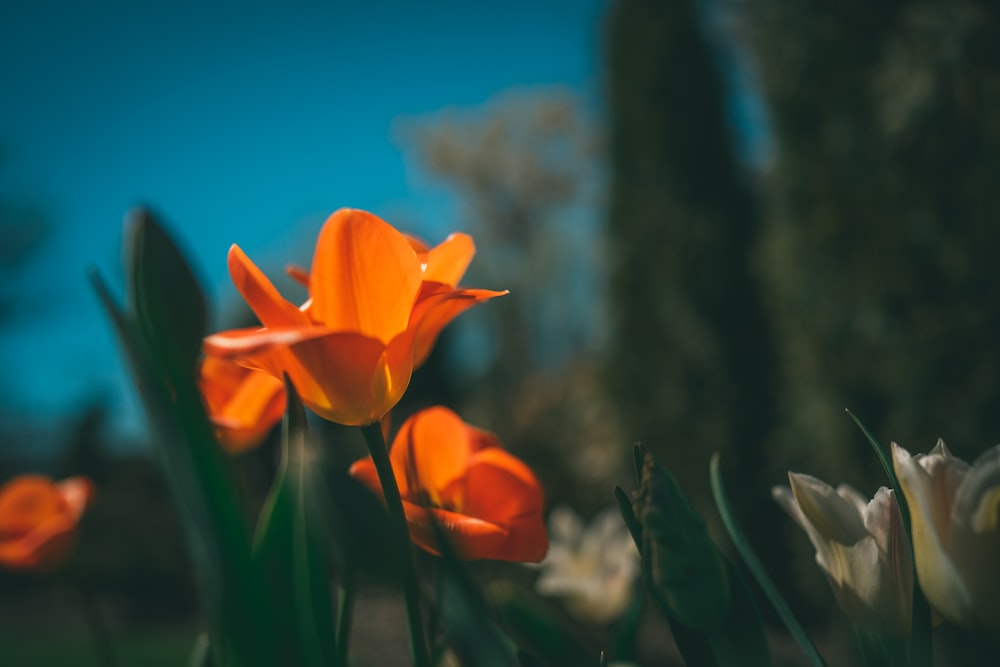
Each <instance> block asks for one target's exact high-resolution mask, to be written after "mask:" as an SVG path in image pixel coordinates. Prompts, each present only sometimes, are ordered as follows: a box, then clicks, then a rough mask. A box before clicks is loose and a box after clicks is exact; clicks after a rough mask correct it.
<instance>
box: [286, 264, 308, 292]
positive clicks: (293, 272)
mask: <svg viewBox="0 0 1000 667" xmlns="http://www.w3.org/2000/svg"><path fill="white" fill-rule="evenodd" d="M285 273H287V274H288V277H289V278H291V279H292V280H294V281H295V282H297V283H298V284H300V285H302V286H303V287H305V288H306V289H309V272H308V271H306V270H305V269H303V268H302V267H301V266H295V265H294V264H289V265H288V266H286V267H285Z"/></svg>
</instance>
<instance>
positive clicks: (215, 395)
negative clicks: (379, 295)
mask: <svg viewBox="0 0 1000 667" xmlns="http://www.w3.org/2000/svg"><path fill="white" fill-rule="evenodd" d="M198 387H199V389H200V390H201V394H202V397H203V398H204V399H205V407H206V409H207V410H208V415H209V419H210V420H211V422H212V425H213V426H214V427H215V434H216V436H217V437H218V438H219V442H220V443H221V444H222V446H223V447H224V448H225V449H226V451H228V452H229V453H231V454H238V453H240V452H244V451H247V450H248V449H252V448H254V447H256V446H257V445H259V444H260V443H261V442H263V440H264V438H266V437H267V434H268V433H269V432H270V431H271V429H272V428H273V427H274V426H275V424H277V423H278V422H279V421H281V417H282V415H283V414H284V412H285V385H284V383H283V382H282V381H281V380H279V379H277V378H275V377H273V376H271V375H268V374H267V373H263V372H261V371H255V370H252V369H249V368H245V367H243V366H240V365H239V364H238V363H236V362H235V361H233V360H231V359H223V358H221V357H205V359H204V361H203V362H202V363H201V366H200V367H199V370H198Z"/></svg>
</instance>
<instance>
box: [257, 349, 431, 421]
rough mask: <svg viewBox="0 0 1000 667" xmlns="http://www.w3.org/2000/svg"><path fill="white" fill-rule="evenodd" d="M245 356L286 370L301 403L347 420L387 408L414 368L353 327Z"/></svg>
mask: <svg viewBox="0 0 1000 667" xmlns="http://www.w3.org/2000/svg"><path fill="white" fill-rule="evenodd" d="M246 361H247V362H248V363H251V364H254V365H256V366H257V367H259V368H261V369H263V370H265V371H267V372H269V373H271V374H272V375H279V374H281V373H288V375H289V377H290V378H291V379H292V382H293V383H294V384H295V388H296V390H297V391H298V392H299V395H300V396H301V398H302V402H303V403H305V404H306V405H307V406H309V408H310V409H311V410H313V411H314V412H316V413H317V414H318V415H320V416H321V417H323V418H324V419H329V420H330V421H334V422H337V423H338V424H345V425H347V426H361V425H365V424H370V423H372V422H374V421H377V420H378V419H379V418H381V417H382V415H384V414H385V413H386V412H388V411H389V410H391V409H392V407H393V406H394V405H396V403H397V402H399V399H400V398H402V396H403V392H405V391H406V386H407V385H408V384H409V381H410V373H411V370H412V369H411V367H410V365H409V359H404V360H399V359H396V358H394V356H393V355H392V352H391V351H390V350H387V349H386V347H385V346H384V345H382V343H381V342H379V341H377V340H374V339H372V338H367V337H365V336H362V335H359V334H355V333H326V334H325V335H322V336H316V337H306V338H304V339H302V340H300V341H298V342H293V343H290V344H288V345H287V346H272V347H269V348H263V349H261V350H260V351H258V352H255V353H253V354H251V355H249V356H248V357H246Z"/></svg>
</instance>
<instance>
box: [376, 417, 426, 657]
mask: <svg viewBox="0 0 1000 667" xmlns="http://www.w3.org/2000/svg"><path fill="white" fill-rule="evenodd" d="M361 432H362V433H363V434H364V436H365V442H366V443H367V444H368V452H369V453H370V454H371V456H372V461H373V462H374V463H375V470H376V472H378V480H379V483H380V484H381V485H382V494H383V495H384V496H385V504H386V508H387V509H388V511H389V528H390V529H391V531H392V540H393V542H395V543H396V548H395V549H394V551H395V552H396V553H397V554H399V566H400V570H401V572H400V574H401V576H402V579H403V601H404V602H405V604H406V618H407V620H408V621H409V624H410V652H411V653H412V654H413V662H414V665H415V667H430V658H429V654H428V652H427V641H426V639H425V638H424V625H423V619H422V618H421V612H420V589H419V587H418V586H417V571H416V568H415V567H414V564H413V545H412V544H411V543H410V529H409V528H408V527H407V524H406V515H405V514H404V513H403V500H402V498H400V496H399V487H398V486H397V485H396V476H395V475H394V474H393V472H392V463H390V461H389V449H388V447H386V444H385V438H384V437H383V436H382V425H381V424H379V423H378V422H374V423H371V424H368V425H367V426H362V427H361Z"/></svg>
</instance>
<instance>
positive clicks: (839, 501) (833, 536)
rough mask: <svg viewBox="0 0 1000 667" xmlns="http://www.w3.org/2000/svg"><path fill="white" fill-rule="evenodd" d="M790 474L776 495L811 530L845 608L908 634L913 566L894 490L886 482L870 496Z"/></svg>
mask: <svg viewBox="0 0 1000 667" xmlns="http://www.w3.org/2000/svg"><path fill="white" fill-rule="evenodd" d="M788 480H789V483H790V485H791V486H790V487H787V486H776V487H774V488H773V489H772V494H773V496H774V499H775V500H776V501H777V502H778V504H779V505H781V507H782V508H783V509H784V510H785V511H786V512H788V514H789V515H790V516H791V517H792V518H793V519H794V520H795V522H796V523H798V524H799V525H800V526H801V527H802V529H803V530H805V531H806V534H807V535H808V536H809V540H810V541H811V542H812V544H813V546H814V547H815V548H816V562H817V563H818V564H819V566H820V568H822V570H823V573H824V574H826V577H827V579H828V580H829V582H830V587H831V588H832V589H833V594H834V597H836V599H837V603H838V604H839V605H840V608H841V609H842V610H843V611H844V613H845V614H847V616H848V617H849V618H850V619H851V620H852V621H853V622H854V623H856V624H858V625H859V626H862V627H865V628H869V629H872V630H876V631H879V632H888V633H891V634H895V635H900V636H903V635H907V634H909V632H910V616H911V612H912V604H913V566H912V564H911V562H910V544H909V541H908V540H907V538H906V532H905V531H904V530H903V521H902V516H901V514H900V512H899V506H898V505H897V503H896V499H895V498H894V497H893V493H892V491H890V490H889V489H887V488H885V487H882V488H880V489H879V490H878V491H877V492H876V494H875V497H874V498H872V500H871V501H870V502H866V501H865V499H864V498H863V497H862V496H861V494H860V493H858V492H857V491H855V490H854V489H853V488H851V487H849V486H847V485H845V484H842V485H841V486H839V487H838V488H837V489H836V490H834V489H833V487H831V486H830V485H829V484H826V483H825V482H823V481H821V480H819V479H816V478H815V477H811V476H809V475H802V474H798V473H793V472H790V473H788Z"/></svg>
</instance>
